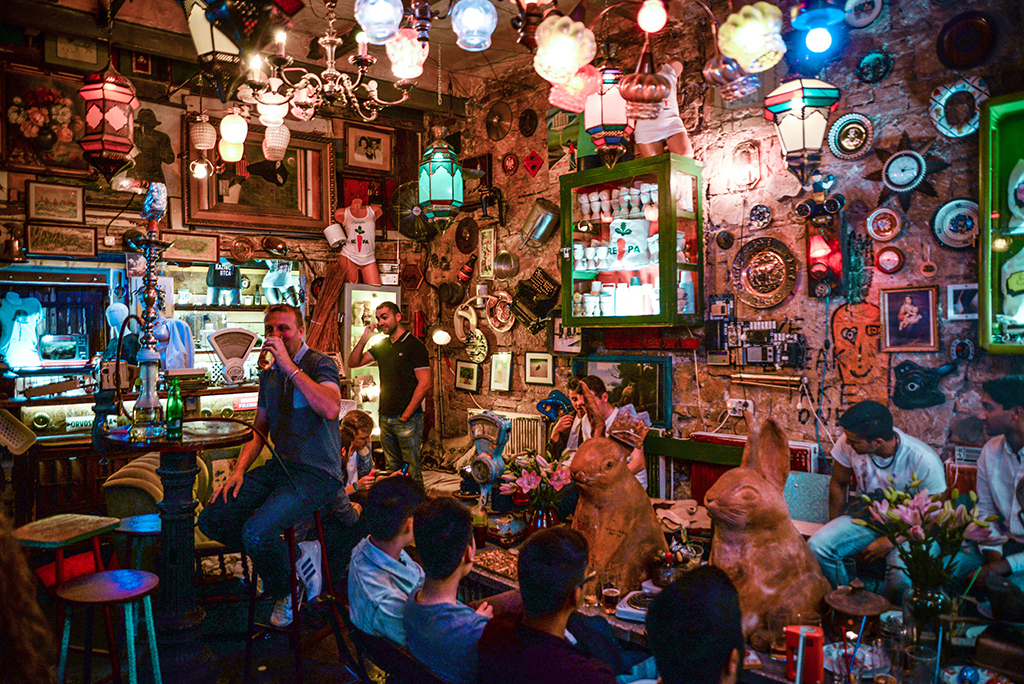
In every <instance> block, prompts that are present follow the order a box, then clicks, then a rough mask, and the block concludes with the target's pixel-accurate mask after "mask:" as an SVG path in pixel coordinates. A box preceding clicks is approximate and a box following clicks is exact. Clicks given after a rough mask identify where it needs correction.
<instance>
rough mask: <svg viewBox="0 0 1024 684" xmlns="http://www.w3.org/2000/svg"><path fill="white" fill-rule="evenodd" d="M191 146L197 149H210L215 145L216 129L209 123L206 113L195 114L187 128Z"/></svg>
mask: <svg viewBox="0 0 1024 684" xmlns="http://www.w3.org/2000/svg"><path fill="white" fill-rule="evenodd" d="M188 137H189V140H190V141H191V142H192V147H194V148H196V149H197V150H212V149H213V148H214V147H216V146H217V129H216V128H214V127H213V124H211V123H210V117H209V115H207V114H197V115H196V117H195V121H193V122H192V125H191V126H190V127H189V130H188Z"/></svg>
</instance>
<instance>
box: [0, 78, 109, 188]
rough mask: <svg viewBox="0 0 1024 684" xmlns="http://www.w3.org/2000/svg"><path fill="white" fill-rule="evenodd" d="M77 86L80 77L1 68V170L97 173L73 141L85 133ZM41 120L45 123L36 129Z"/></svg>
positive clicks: (70, 174) (79, 173) (78, 86)
mask: <svg viewBox="0 0 1024 684" xmlns="http://www.w3.org/2000/svg"><path fill="white" fill-rule="evenodd" d="M104 59H105V58H104ZM96 69H99V67H96ZM81 86H82V77H81V76H76V75H72V74H62V73H44V72H42V71H40V70H39V69H33V68H32V67H27V66H20V65H14V64H7V65H5V69H4V73H3V76H2V78H0V101H2V102H3V111H4V113H5V114H6V116H5V117H4V121H3V126H4V131H3V136H2V137H0V152H2V155H0V156H2V160H3V166H4V167H5V168H7V169H8V170H10V171H27V172H30V173H39V174H46V175H51V176H78V177H81V178H85V177H87V176H92V175H93V174H95V173H96V172H95V171H94V170H93V168H92V167H91V166H90V165H89V162H87V161H85V157H84V156H83V154H84V151H83V150H82V146H81V145H79V144H78V142H77V141H78V140H79V139H81V137H82V136H83V135H85V122H84V117H85V100H83V99H82V98H81V97H79V96H78V89H79V88H80V87H81ZM34 109H35V110H39V112H41V113H42V114H45V117H43V116H39V114H38V113H36V112H32V110H34ZM44 118H45V120H46V123H45V124H42V125H36V123H35V122H36V121H39V120H40V119H44Z"/></svg>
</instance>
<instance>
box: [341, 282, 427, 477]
mask: <svg viewBox="0 0 1024 684" xmlns="http://www.w3.org/2000/svg"><path fill="white" fill-rule="evenodd" d="M375 314H376V316H377V330H379V331H380V332H382V333H384V334H385V335H387V338H386V339H384V340H382V341H380V342H378V343H377V344H375V345H374V346H373V347H371V348H370V350H369V351H365V350H364V347H365V346H366V341H367V340H368V339H369V338H370V335H372V334H373V332H374V330H373V326H369V325H368V326H366V329H365V330H363V336H362V337H360V338H359V341H358V342H357V343H356V346H355V349H353V350H352V353H351V354H349V356H348V365H349V368H359V367H360V366H365V365H367V364H369V363H372V362H374V361H376V362H377V366H378V367H379V369H380V408H379V411H380V443H381V446H382V447H384V455H385V457H386V461H385V465H386V467H387V469H388V470H397V469H399V468H401V467H402V463H403V462H405V463H408V464H409V475H410V476H411V477H412V478H413V479H414V480H416V481H417V482H419V483H420V484H421V485H422V484H423V473H422V472H421V470H420V468H421V465H422V462H423V457H422V454H421V453H420V452H421V447H422V445H423V411H422V410H421V409H420V404H422V403H423V398H424V397H425V396H427V392H429V391H430V382H431V376H430V357H428V356H427V348H426V347H425V346H423V343H422V342H420V341H419V340H418V339H416V338H415V337H413V336H412V334H410V333H409V331H408V330H406V329H405V327H404V326H403V325H402V312H401V310H399V308H398V306H396V305H395V303H394V302H384V303H382V304H381V305H380V306H378V307H377V311H376V312H375Z"/></svg>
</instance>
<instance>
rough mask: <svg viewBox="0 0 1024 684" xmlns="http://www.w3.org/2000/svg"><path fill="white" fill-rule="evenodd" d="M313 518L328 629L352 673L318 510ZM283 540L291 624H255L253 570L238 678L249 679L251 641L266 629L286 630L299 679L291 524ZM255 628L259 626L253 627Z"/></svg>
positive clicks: (296, 589) (298, 623) (298, 619)
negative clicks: (288, 569) (240, 669)
mask: <svg viewBox="0 0 1024 684" xmlns="http://www.w3.org/2000/svg"><path fill="white" fill-rule="evenodd" d="M313 520H314V522H315V524H316V536H317V540H318V541H319V542H320V548H321V550H322V554H321V565H322V567H321V571H322V572H323V587H322V589H321V592H320V596H321V597H322V599H321V601H322V603H323V605H325V606H326V607H327V609H328V611H329V614H328V615H329V618H330V621H331V629H332V631H333V632H334V637H335V640H336V641H337V642H338V657H339V659H341V664H342V666H343V667H345V668H347V669H349V670H350V671H352V672H353V673H354V672H355V670H354V663H353V662H352V657H351V654H350V653H349V650H348V648H346V646H345V641H344V638H343V637H342V635H341V618H340V615H339V614H338V607H337V603H336V599H335V598H334V597H333V595H332V594H333V586H334V585H333V583H332V581H331V569H330V564H329V563H328V560H327V556H328V553H327V544H326V543H325V542H324V528H323V524H322V522H321V519H320V511H316V512H315V513H313ZM284 538H285V542H286V543H287V544H288V562H289V564H290V565H289V567H290V568H291V573H289V577H290V585H291V595H292V623H291V624H290V625H287V626H286V627H274V626H272V625H264V624H260V625H257V624H256V598H257V596H256V573H253V575H252V578H251V579H252V581H251V582H250V583H249V587H250V589H249V622H248V628H247V630H246V640H245V670H244V674H243V680H242V681H245V682H247V681H249V676H250V672H251V669H252V644H253V642H254V641H255V640H256V639H258V638H260V637H261V636H263V635H264V634H267V633H268V632H270V631H280V632H288V637H289V641H290V642H291V646H292V650H293V651H294V653H295V676H296V681H298V682H301V681H302V620H301V611H300V610H299V608H300V606H299V580H298V577H297V576H296V573H295V561H296V560H297V555H296V552H295V526H292V527H289V528H288V529H287V530H285V533H284ZM257 627H259V629H258V630H257Z"/></svg>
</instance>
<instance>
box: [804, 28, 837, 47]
mask: <svg viewBox="0 0 1024 684" xmlns="http://www.w3.org/2000/svg"><path fill="white" fill-rule="evenodd" d="M805 41H806V45H807V49H808V50H810V51H811V52H825V51H826V50H828V49H829V48H830V47H832V34H831V33H830V32H829V30H828V29H827V28H822V27H820V26H819V27H817V28H812V29H811V30H810V31H808V32H807V38H806V39H805Z"/></svg>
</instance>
